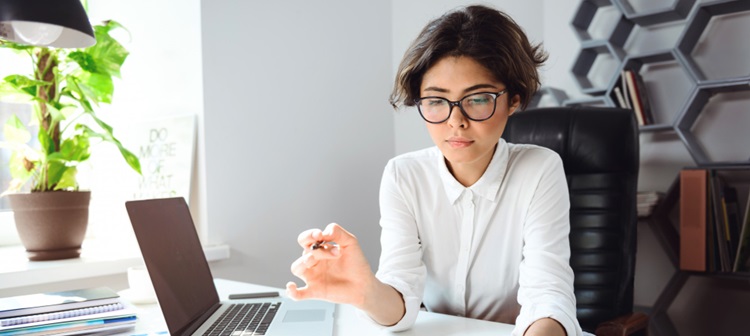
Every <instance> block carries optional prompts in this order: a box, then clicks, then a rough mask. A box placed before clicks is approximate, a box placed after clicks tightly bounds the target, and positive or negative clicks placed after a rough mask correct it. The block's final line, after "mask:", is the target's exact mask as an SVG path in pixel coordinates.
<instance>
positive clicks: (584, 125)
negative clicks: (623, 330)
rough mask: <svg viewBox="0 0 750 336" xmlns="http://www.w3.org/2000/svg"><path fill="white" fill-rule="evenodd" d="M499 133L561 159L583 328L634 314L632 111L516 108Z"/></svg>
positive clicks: (634, 150) (634, 134)
mask: <svg viewBox="0 0 750 336" xmlns="http://www.w3.org/2000/svg"><path fill="white" fill-rule="evenodd" d="M503 138H504V139H505V140H506V141H507V142H511V143H526V144H535V145H539V146H544V147H547V148H550V149H552V150H554V151H555V152H557V153H558V154H560V156H561V157H562V162H563V166H564V168H565V175H566V176H567V179H568V188H569V190H570V249H571V257H570V265H571V267H572V268H573V272H574V273H575V283H574V287H575V295H576V308H577V317H578V320H579V322H580V323H581V327H583V329H584V330H587V331H591V332H593V331H594V329H595V328H596V326H597V325H598V324H599V323H601V322H604V321H607V320H610V319H613V318H615V317H618V316H622V315H624V314H628V313H631V312H632V311H633V278H634V271H635V252H636V224H637V214H636V195H637V183H638V166H639V142H638V128H637V126H636V122H635V118H634V116H633V112H632V111H630V110H624V109H615V108H597V107H559V108H558V107H556V108H540V109H533V110H527V111H523V112H520V113H516V114H515V115H513V116H511V117H510V118H509V119H508V124H507V126H506V129H505V132H504V134H503Z"/></svg>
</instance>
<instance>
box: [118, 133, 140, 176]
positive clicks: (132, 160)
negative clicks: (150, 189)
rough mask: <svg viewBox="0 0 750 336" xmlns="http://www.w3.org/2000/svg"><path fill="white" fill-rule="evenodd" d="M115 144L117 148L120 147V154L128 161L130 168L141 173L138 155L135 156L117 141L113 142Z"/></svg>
mask: <svg viewBox="0 0 750 336" xmlns="http://www.w3.org/2000/svg"><path fill="white" fill-rule="evenodd" d="M115 144H116V145H117V148H119V149H120V154H122V157H123V158H124V159H125V162H127V163H128V165H129V166H130V168H133V170H135V171H136V172H138V174H141V175H142V174H143V173H142V172H141V161H140V160H138V157H137V156H135V154H133V153H132V152H131V151H129V150H128V149H127V148H125V147H124V146H123V145H122V144H121V143H120V142H119V141H117V142H116V143H115Z"/></svg>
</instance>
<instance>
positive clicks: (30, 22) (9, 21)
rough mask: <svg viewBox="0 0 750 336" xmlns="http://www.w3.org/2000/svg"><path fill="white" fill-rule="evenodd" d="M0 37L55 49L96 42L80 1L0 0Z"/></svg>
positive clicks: (90, 44)
mask: <svg viewBox="0 0 750 336" xmlns="http://www.w3.org/2000/svg"><path fill="white" fill-rule="evenodd" d="M0 39H4V40H8V41H11V42H17V43H23V44H29V45H33V46H42V47H56V48H84V47H89V46H92V45H94V44H95V43H96V38H95V37H94V30H93V29H91V24H90V23H89V18H88V16H86V11H85V10H84V9H83V5H82V4H81V1H80V0H0Z"/></svg>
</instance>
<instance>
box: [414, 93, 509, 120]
mask: <svg viewBox="0 0 750 336" xmlns="http://www.w3.org/2000/svg"><path fill="white" fill-rule="evenodd" d="M418 107H419V112H420V113H421V114H422V117H423V118H424V119H425V120H427V121H429V122H442V121H445V120H446V119H448V117H449V116H450V113H451V108H452V106H451V104H450V101H449V100H448V99H445V98H441V97H427V98H422V99H421V100H420V101H419V104H418ZM459 107H460V108H461V109H462V110H463V111H464V112H465V113H466V114H467V115H468V116H469V118H470V119H473V120H484V119H487V118H489V117H490V116H492V113H493V112H495V95H493V94H491V93H477V94H473V95H469V96H466V97H464V98H463V99H461V102H460V103H459Z"/></svg>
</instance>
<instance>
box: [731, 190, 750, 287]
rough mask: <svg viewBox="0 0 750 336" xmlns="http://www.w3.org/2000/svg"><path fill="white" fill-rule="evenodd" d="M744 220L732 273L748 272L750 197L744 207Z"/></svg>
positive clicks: (749, 256) (749, 257)
mask: <svg viewBox="0 0 750 336" xmlns="http://www.w3.org/2000/svg"><path fill="white" fill-rule="evenodd" d="M744 216H745V217H744V219H743V220H742V229H741V230H740V239H739V247H737V256H736V257H735V259H734V271H735V272H745V271H750V265H748V262H749V261H750V196H748V199H747V204H746V205H745V213H744Z"/></svg>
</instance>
